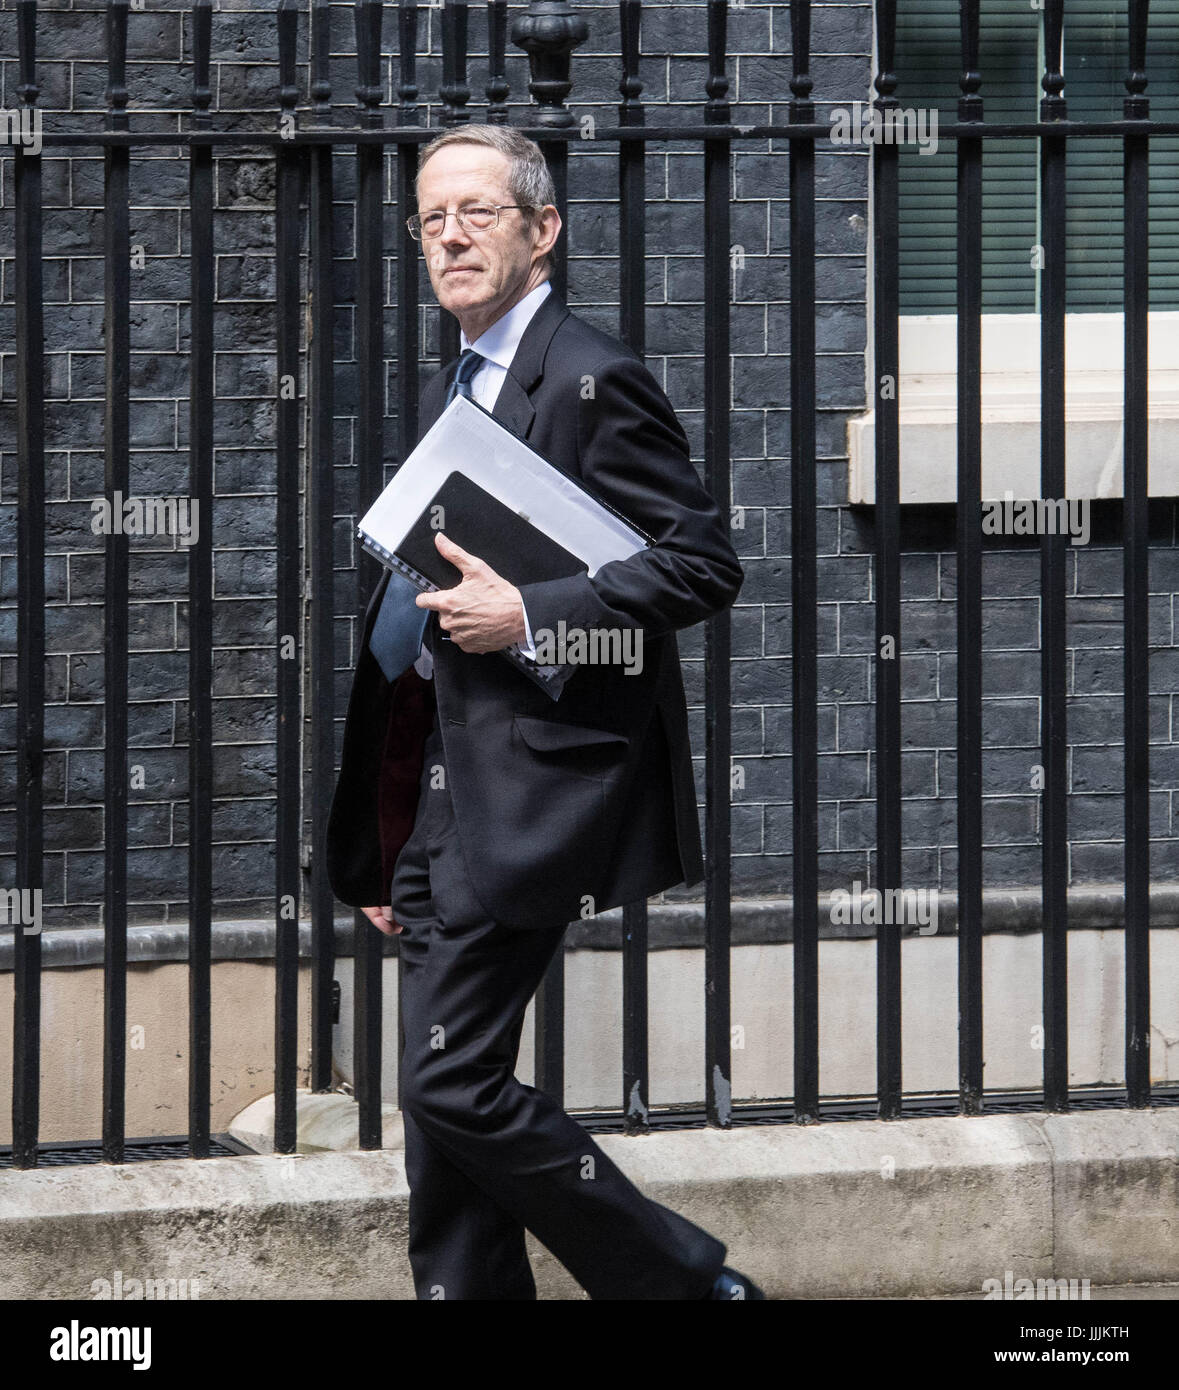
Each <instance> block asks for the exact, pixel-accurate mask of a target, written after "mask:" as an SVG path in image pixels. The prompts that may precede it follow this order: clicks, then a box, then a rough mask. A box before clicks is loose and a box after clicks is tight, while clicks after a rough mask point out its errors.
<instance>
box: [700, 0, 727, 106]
mask: <svg viewBox="0 0 1179 1390" xmlns="http://www.w3.org/2000/svg"><path fill="white" fill-rule="evenodd" d="M728 29H729V5H728V0H708V78H707V80H706V81H705V83H704V90H705V91H706V92H707V93H708V100H707V101H706V102H705V103H704V119H705V121H706V122H707V123H708V124H709V125H727V124H728V121H729V117H730V115H731V114H732V112H731V109H730V107H729V79H728V77H727V76H726V74H725V57H726V51H727V45H728Z"/></svg>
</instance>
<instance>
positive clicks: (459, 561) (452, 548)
mask: <svg viewBox="0 0 1179 1390" xmlns="http://www.w3.org/2000/svg"><path fill="white" fill-rule="evenodd" d="M434 546H435V549H437V550H440V551H441V552H442V554H443V555H444V556H445V557H446V559H448V560H449V561H450V562H451V564H452V565H456V566H457V567H458V568H459V569H460V570H461V571H462V572H463V574H469V573H470V572H471V571H472V570H473V569H475V568H476V567H477V566H478V565H479V564H480V560H479V557H478V556H477V555H472V554H470V553H469V552H468V551H466V550H464V549H463V548H462V546H461V545H459V544H458V543H457V542H456V541H452V540H451V539H450V537H449V536H445V535H443V534H442V532H441V531H439V532H438V534H437V535H436V536H435V537H434Z"/></svg>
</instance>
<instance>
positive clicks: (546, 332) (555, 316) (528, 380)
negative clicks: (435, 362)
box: [418, 290, 569, 438]
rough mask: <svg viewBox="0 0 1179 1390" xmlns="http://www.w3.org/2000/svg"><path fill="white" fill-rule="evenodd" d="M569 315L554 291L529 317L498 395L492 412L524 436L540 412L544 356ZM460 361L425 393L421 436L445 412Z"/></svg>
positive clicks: (563, 302)
mask: <svg viewBox="0 0 1179 1390" xmlns="http://www.w3.org/2000/svg"><path fill="white" fill-rule="evenodd" d="M568 316H569V306H568V305H567V304H566V303H565V301H564V300H563V299H562V298H561V297H560V296H559V295H558V294H557V292H556V290H550V291H549V293H548V294H547V295H546V296H545V299H544V302H543V303H542V304H541V306H540V308H539V309H537V311H536V313H535V314H533V315H532V317H531V318H530V319H529V320H528V327H527V328H525V330H524V332H523V335H522V336H521V338H520V343H519V346H518V347H517V348H516V355H515V357H513V358H512V362H511V365H510V366H509V367H508V374H507V376H506V377H504V380H503V385H502V386H501V387H500V390H499V395H498V396H497V397H496V398H495V405H494V406H493V407H492V411H491V413H492V414H493V415H494V416H495V418H496V419H497V420H499V421H501V422H502V423H503V424H504V425H506V426H507V427H508V429H510V430H514V431H515V433H516V434H518V435H520V436H521V437H523V438H527V435H528V431H529V429H530V428H531V427H532V419H533V416H534V415H535V414H536V411H535V409H534V407H533V405H532V401H531V399H530V396H531V394H532V390H533V388H534V387H535V386H536V383H537V382H538V381H539V380H540V379H541V377H542V376H543V375H544V359H545V354H546V353H547V352H548V349H549V343H550V342H551V341H552V337H553V334H554V333H555V332H556V331H557V328H558V326H559V325H560V324H561V322H562V321H563V320H564V319H566V318H567V317H568ZM457 364H458V359H457V358H455V359H454V360H453V361H451V362H448V363H447V364H446V366H445V367H444V368H443V369H442V370H441V371H440V372H439V373H438V374H437V375H436V376H435V377H433V378H432V380H431V381H430V383H429V385H428V386H427V387H426V390H425V391H424V392H423V393H422V403H421V412H420V418H419V434H418V437H419V438H421V436H422V435H423V434H425V432H426V431H427V430H428V429H429V428H430V426H431V425H432V424H433V423H434V422H435V420H437V419H438V417H439V415H441V414H442V407H443V404H444V402H445V400H446V390H447V388H448V387H449V385H450V383H451V381H452V380H453V379H454V374H455V372H456V371H457V370H458V365H457Z"/></svg>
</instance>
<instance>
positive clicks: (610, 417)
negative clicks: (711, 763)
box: [327, 291, 743, 927]
mask: <svg viewBox="0 0 1179 1390" xmlns="http://www.w3.org/2000/svg"><path fill="white" fill-rule="evenodd" d="M455 369H456V363H455V362H452V363H449V364H448V365H447V366H446V367H445V368H443V369H442V370H441V371H439V372H438V374H437V375H436V376H434V377H433V378H432V379H431V380H430V382H429V383H428V384H427V386H426V387H425V389H424V390H423V392H422V400H421V412H420V414H421V432H422V433H423V434H424V433H425V431H426V430H427V429H429V428H430V426H431V425H432V424H433V423H434V421H435V420H436V419H437V418H438V416H439V414H440V413H441V411H442V407H443V401H444V399H445V395H446V390H447V387H448V386H449V384H450V381H451V380H452V378H453V376H454V371H455ZM493 414H494V415H495V416H496V418H497V419H499V420H501V421H502V422H503V423H504V424H505V425H506V426H508V428H510V429H512V430H514V431H515V432H516V433H517V434H519V435H521V436H523V437H524V438H526V439H527V440H528V441H529V443H530V444H531V445H532V446H533V448H535V449H536V450H537V451H538V452H539V453H541V454H542V455H543V456H544V457H545V458H547V459H549V460H550V461H551V462H553V463H554V464H556V465H557V466H558V467H560V468H563V469H564V470H565V471H566V472H568V473H571V474H573V475H574V476H575V477H579V478H581V479H582V480H583V481H584V482H585V484H586V486H587V487H588V488H589V489H590V490H591V491H592V492H594V493H596V494H597V495H598V496H599V497H601V498H602V499H603V500H605V501H606V502H609V503H610V504H611V505H612V506H614V507H615V508H616V509H617V510H618V511H620V512H621V513H623V515H625V516H626V517H628V518H629V519H631V520H632V521H633V522H634V523H635V525H636V526H638V527H640V528H641V529H642V530H644V531H646V532H647V534H648V535H650V536H651V537H652V539H653V540H654V542H655V544H654V546H652V547H650V548H649V549H647V550H646V551H644V552H642V553H640V554H637V555H634V556H631V557H629V558H628V559H626V560H616V561H613V562H611V563H610V564H606V565H603V566H602V567H601V568H600V569H599V570H598V572H597V573H596V574H595V575H594V576H593V578H592V579H591V578H589V577H587V576H586V575H585V574H584V573H583V574H580V575H575V576H573V577H571V578H566V579H558V580H553V581H549V582H544V583H536V584H527V585H524V586H522V588H521V593H522V595H523V598H524V602H525V607H526V609H527V613H528V621H529V624H530V626H531V628H532V632H533V636H534V638H535V637H536V634H537V633H538V631H539V630H540V629H543V628H548V629H551V630H552V631H553V632H554V633H556V632H557V631H558V623H559V622H560V620H562V619H563V620H564V621H565V623H566V625H567V629H568V628H571V627H580V628H585V629H588V628H593V627H599V628H620V627H621V628H628V627H636V628H641V629H642V649H641V650H642V669H641V672H640V673H639V674H632V675H628V674H626V673H625V669H624V668H623V667H622V666H618V665H582V666H578V667H576V668H575V669H574V672H573V674H572V676H570V678H569V679H568V680H567V681H566V683H565V684H564V686H563V688H562V689H561V692H560V694H559V696H558V698H557V699H556V700H554V699H553V698H552V697H551V696H549V695H548V694H546V693H545V692H544V691H542V690H541V689H540V688H539V687H538V686H537V685H536V684H535V683H534V682H533V681H531V680H530V679H529V678H528V677H527V676H525V675H523V674H522V673H521V672H519V671H518V670H516V669H515V668H514V667H513V666H512V665H511V664H510V663H509V662H507V661H505V660H504V658H503V657H502V656H500V655H499V654H498V653H496V652H491V653H486V654H478V653H471V652H464V651H463V650H462V649H461V648H460V647H459V646H458V645H457V643H454V642H450V641H445V640H439V633H440V629H439V628H438V627H437V616H436V615H435V614H431V617H430V624H429V634H430V635H429V639H428V640H429V641H430V645H431V648H432V651H433V655H434V696H435V699H436V701H437V710H438V724H439V729H440V732H441V735H442V741H443V746H444V749H445V755H446V766H447V771H448V777H449V784H450V792H451V797H452V803H453V806H454V813H455V818H456V822H457V827H458V833H459V839H460V842H461V845H462V852H463V857H464V861H465V863H466V866H467V870H468V873H469V876H470V880H471V884H472V886H473V888H474V889H475V891H476V893H477V895H478V897H479V899H480V901H481V902H482V903H483V906H484V907H485V908H486V910H487V912H488V914H489V916H491V917H493V918H495V919H496V920H497V921H501V922H504V923H506V924H508V925H510V926H516V927H542V926H548V925H553V924H555V923H558V922H561V921H571V920H573V919H574V918H577V917H581V916H589V915H591V914H593V913H595V912H601V911H603V910H605V909H606V908H609V907H616V906H618V905H619V904H621V903H626V902H634V901H637V900H639V899H642V898H647V897H649V896H651V895H652V894H654V893H658V892H661V891H662V890H663V889H665V888H670V887H672V886H674V885H676V884H678V883H681V882H684V883H687V884H689V885H690V884H694V883H698V882H699V881H700V879H701V878H702V877H703V872H704V869H703V858H702V854H701V845H700V830H699V824H698V821H697V813H696V795H695V783H694V778H693V774H692V763H691V750H690V746H689V740H688V724H687V710H686V706H685V700H684V689H683V680H682V676H681V672H680V662H679V652H678V649H677V646H676V640H675V632H676V630H677V629H679V628H684V627H689V626H691V625H692V624H694V623H697V622H700V621H701V620H702V619H705V618H707V617H709V616H711V615H712V614H714V613H716V612H718V611H721V610H723V609H724V608H726V607H727V606H728V605H729V604H731V603H732V602H733V600H734V599H735V598H736V596H737V593H738V591H739V590H740V587H741V583H742V579H743V574H742V570H741V565H740V562H739V561H738V559H737V556H736V555H735V553H734V551H733V549H732V547H731V545H730V544H729V539H728V526H727V520H728V519H727V518H726V517H722V516H721V515H720V512H719V510H718V508H717V506H716V504H715V503H714V502H713V501H712V499H711V497H710V496H709V494H708V493H707V492H706V491H705V489H704V488H703V487H702V485H701V483H700V480H699V478H698V476H697V474H696V470H695V467H694V466H693V464H692V462H691V458H690V455H689V450H688V442H687V438H686V436H685V435H684V432H683V429H682V428H681V426H680V424H679V421H678V420H677V419H676V417H675V413H674V411H673V410H672V407H671V404H670V402H669V401H668V399H667V397H666V396H665V394H664V393H663V391H662V390H661V389H660V387H659V385H658V384H657V382H656V381H655V379H654V378H653V377H652V376H651V374H650V372H649V371H648V370H647V368H646V366H645V365H644V363H643V362H642V361H641V360H640V359H639V358H638V357H637V356H636V355H635V354H634V353H633V352H632V351H631V350H630V349H629V348H627V347H626V346H625V345H624V344H622V343H621V342H619V341H618V340H617V339H615V338H612V337H610V336H609V335H608V334H606V333H603V332H601V331H600V330H598V329H597V328H595V327H593V326H592V325H591V324H589V323H587V322H586V321H585V320H584V319H581V318H579V317H578V316H577V315H576V314H574V313H572V312H570V310H569V308H568V306H567V305H566V304H565V303H564V302H563V301H562V300H561V299H560V298H559V297H558V296H557V294H556V293H555V292H553V291H550V293H549V295H548V296H547V297H546V298H545V300H544V301H543V302H542V304H541V306H540V308H539V309H538V310H537V311H536V312H535V314H534V315H533V317H532V319H531V320H530V322H529V324H528V326H527V328H526V329H525V331H524V334H523V336H522V338H521V340H520V345H519V347H518V349H517V351H516V355H515V357H514V359H513V361H512V364H511V367H510V369H509V371H508V375H507V377H506V378H505V380H504V383H503V386H502V388H501V390H500V393H499V396H498V397H497V399H496V402H495V408H494V410H493ZM387 582H388V579H387V576H386V577H385V578H384V579H383V580H382V582H381V583H380V585H378V587H377V589H376V591H375V593H374V595H373V599H372V602H371V603H370V605H369V608H368V612H367V615H366V620H365V623H364V629H363V640H362V645H361V650H360V654H359V658H358V660H357V664H356V672H355V676H354V678H353V685H352V693H351V697H350V700H349V706H348V716H347V722H346V724H345V729H344V746H343V755H342V763H341V767H340V774H339V779H338V781H337V785H336V793H335V798H334V800H333V804H332V811H331V816H330V820H329V825H328V832H327V835H328V844H327V851H328V875H329V878H330V880H331V884H332V889H333V891H334V892H335V894H336V896H337V897H338V898H340V899H341V901H343V902H345V903H349V904H351V905H353V906H356V907H364V906H374V905H380V904H382V903H387V902H388V900H389V883H388V880H387V878H386V873H387V871H388V868H389V859H388V853H386V855H385V859H384V863H382V847H381V842H380V834H379V829H378V799H379V793H380V781H381V777H382V761H381V757H382V748H383V747H385V738H386V732H387V729H388V727H389V725H390V720H391V716H392V720H393V723H394V725H395V724H396V718H397V697H398V687H399V686H406V684H407V683H408V682H411V681H417V680H419V679H420V678H418V677H417V676H416V673H414V672H413V671H412V668H411V670H410V672H408V673H407V674H406V676H403V677H401V678H400V680H399V681H398V682H395V683H394V685H392V686H391V685H390V684H389V683H388V682H387V681H386V680H385V678H384V675H383V674H382V672H381V670H380V667H379V666H378V664H377V662H376V659H375V658H374V657H373V655H372V653H371V652H370V651H369V648H368V638H369V633H370V632H371V630H372V625H373V622H374V620H375V617H376V612H377V608H378V606H379V604H380V601H381V598H382V597H383V595H384V591H385V585H386V584H387ZM418 765H419V766H420V753H419V760H418ZM385 775H386V778H387V787H386V791H388V772H387V771H386V774H385ZM398 786H399V791H398V796H399V797H400V798H401V800H402V802H404V801H405V799H406V798H407V797H410V796H412V798H413V801H414V805H416V798H417V783H416V779H415V778H413V777H409V778H406V777H404V776H403V777H401V779H400V781H399V783H398ZM413 809H414V807H413V806H410V805H404V804H403V805H402V806H401V807H400V823H401V824H402V825H403V826H404V827H406V829H405V831H404V832H403V837H402V838H404V836H405V835H407V834H408V826H409V825H411V824H412V812H413ZM387 849H388V847H387V846H386V850H387Z"/></svg>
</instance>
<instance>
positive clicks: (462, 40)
mask: <svg viewBox="0 0 1179 1390" xmlns="http://www.w3.org/2000/svg"><path fill="white" fill-rule="evenodd" d="M467 19H468V14H467V0H443V4H442V86H441V87H440V88H439V90H438V95H439V96H440V97H441V98H442V124H443V125H462V124H463V123H464V122H466V121H469V120H470V119H471V113H470V112H469V111H468V110H467V102H468V101H469V100H470V98H471V89H470V87H468V86H467Z"/></svg>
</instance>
